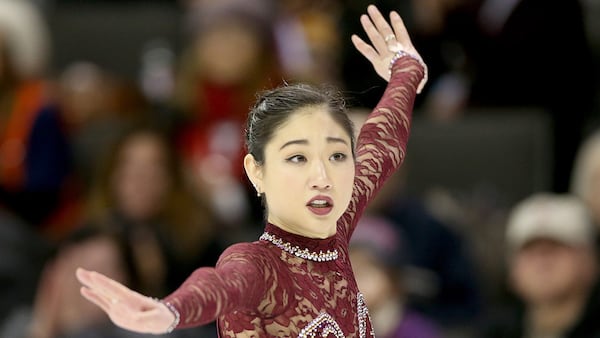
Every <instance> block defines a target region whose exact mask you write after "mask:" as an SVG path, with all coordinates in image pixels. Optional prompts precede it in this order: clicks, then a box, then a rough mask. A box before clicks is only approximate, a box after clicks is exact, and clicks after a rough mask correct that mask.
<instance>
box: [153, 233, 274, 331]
mask: <svg viewBox="0 0 600 338" xmlns="http://www.w3.org/2000/svg"><path fill="white" fill-rule="evenodd" d="M261 251H262V250H261V247H260V246H256V245H254V244H252V243H241V244H236V245H233V246H231V247H229V248H228V249H227V250H225V251H224V252H223V254H222V255H221V257H220V258H219V261H218V263H217V265H216V267H215V268H208V267H203V268H199V269H197V270H196V271H194V273H193V274H192V275H191V276H190V277H188V279H187V280H186V281H185V282H184V283H183V284H182V285H181V286H180V287H179V288H178V289H177V290H176V291H175V292H173V293H172V294H171V295H169V296H168V297H166V298H165V299H164V300H165V301H167V302H169V303H171V304H172V305H173V306H174V307H175V308H176V309H177V310H178V311H179V314H180V316H181V318H180V322H179V325H178V326H177V327H178V328H185V327H192V326H198V325H204V324H207V323H210V322H212V321H214V320H216V319H217V318H218V316H219V315H221V314H223V313H227V312H230V311H231V310H232V309H233V308H235V309H240V310H244V309H251V310H254V309H256V308H257V307H258V304H259V303H260V302H261V301H262V300H263V298H264V295H265V292H266V290H265V289H266V285H265V283H264V280H265V277H264V276H263V275H264V271H267V270H268V268H267V267H268V266H270V264H269V263H268V262H266V261H265V259H264V258H267V257H269V256H270V255H269V254H268V253H263V252H261Z"/></svg>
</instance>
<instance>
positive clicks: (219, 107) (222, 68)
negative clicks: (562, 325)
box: [174, 0, 282, 225]
mask: <svg viewBox="0 0 600 338" xmlns="http://www.w3.org/2000/svg"><path fill="white" fill-rule="evenodd" d="M187 10H188V13H187V19H188V29H189V35H190V38H189V42H188V45H187V46H186V47H185V48H184V52H183V55H182V56H181V60H180V67H179V72H178V76H177V79H176V88H175V94H174V95H175V98H174V100H175V106H176V109H177V110H179V111H180V112H181V113H182V114H183V115H185V121H183V122H184V124H182V128H180V129H179V130H178V131H177V136H176V137H177V139H178V147H179V149H180V152H181V154H182V156H183V158H184V164H185V168H186V171H187V172H188V174H189V175H190V176H191V177H192V182H195V183H196V185H198V186H199V188H198V189H205V188H206V187H208V189H209V190H208V191H209V194H210V197H211V203H212V204H213V207H214V208H215V210H216V211H217V215H218V216H219V217H220V219H221V220H222V221H223V223H225V224H230V225H235V224H240V223H243V222H244V221H246V220H247V218H248V217H254V218H255V221H260V205H258V204H256V203H255V201H256V199H254V198H250V197H251V196H253V192H252V191H253V190H252V189H251V187H249V184H248V182H247V180H246V178H245V177H244V172H243V168H242V158H243V155H244V147H243V145H244V144H243V137H242V135H243V129H244V121H245V117H246V114H247V112H248V109H249V107H250V106H251V105H252V103H253V102H254V98H255V93H256V92H258V91H260V90H264V89H267V88H271V87H274V86H276V85H279V84H280V83H281V81H282V79H281V76H280V71H279V66H278V62H277V55H276V50H275V46H274V41H273V31H272V26H271V20H272V15H273V13H272V12H273V7H272V3H271V2H270V1H268V0H261V1H252V2H248V1H241V0H227V1H218V2H217V1H195V2H193V3H192V4H190V5H189V8H188V9H187ZM202 186H204V188H202ZM249 203H255V205H251V204H249ZM252 212H254V213H253V214H252Z"/></svg>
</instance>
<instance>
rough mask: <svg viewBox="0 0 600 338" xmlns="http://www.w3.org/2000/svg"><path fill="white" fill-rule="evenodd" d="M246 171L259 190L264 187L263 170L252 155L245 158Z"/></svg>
mask: <svg viewBox="0 0 600 338" xmlns="http://www.w3.org/2000/svg"><path fill="white" fill-rule="evenodd" d="M244 169H245V170H246V175H248V178H249V179H250V182H252V184H253V185H254V186H255V187H258V188H259V189H260V188H261V187H262V178H263V168H262V166H261V165H259V164H258V162H256V160H255V159H254V156H253V155H252V154H246V156H244Z"/></svg>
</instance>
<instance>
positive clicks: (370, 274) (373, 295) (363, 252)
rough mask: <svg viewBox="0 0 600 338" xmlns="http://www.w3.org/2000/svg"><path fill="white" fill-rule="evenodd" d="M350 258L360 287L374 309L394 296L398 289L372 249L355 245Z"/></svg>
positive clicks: (367, 301)
mask: <svg viewBox="0 0 600 338" xmlns="http://www.w3.org/2000/svg"><path fill="white" fill-rule="evenodd" d="M350 260H351V261H352V269H353V270H354V276H355V277H356V283H357V284H358V288H359V289H360V291H361V292H362V294H363V296H364V297H365V301H366V303H367V304H368V305H369V307H370V308H372V309H377V308H379V306H380V305H381V304H384V303H386V301H387V300H388V299H389V298H394V297H395V295H396V294H397V293H396V291H397V289H396V288H395V287H394V282H393V280H392V278H391V277H390V275H389V272H388V270H387V269H386V268H385V267H384V266H383V265H382V264H381V262H380V260H379V259H378V258H377V256H375V255H374V254H373V253H372V252H371V251H370V250H368V249H365V248H362V247H355V248H351V249H350Z"/></svg>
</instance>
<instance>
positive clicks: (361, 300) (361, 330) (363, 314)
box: [356, 293, 375, 338]
mask: <svg viewBox="0 0 600 338" xmlns="http://www.w3.org/2000/svg"><path fill="white" fill-rule="evenodd" d="M356 303H357V304H356V305H357V311H358V334H359V337H360V338H367V318H368V319H369V321H371V315H370V314H369V309H368V308H367V305H366V304H365V297H364V296H363V294H362V293H358V295H357V296H356ZM369 336H370V337H375V332H373V330H371V332H370V335H369Z"/></svg>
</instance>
